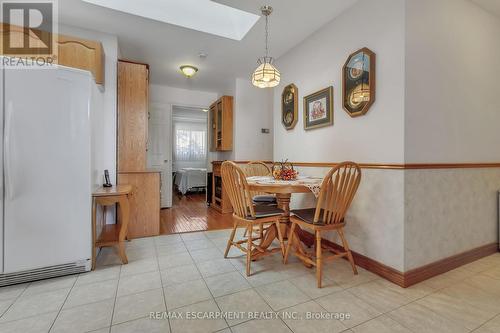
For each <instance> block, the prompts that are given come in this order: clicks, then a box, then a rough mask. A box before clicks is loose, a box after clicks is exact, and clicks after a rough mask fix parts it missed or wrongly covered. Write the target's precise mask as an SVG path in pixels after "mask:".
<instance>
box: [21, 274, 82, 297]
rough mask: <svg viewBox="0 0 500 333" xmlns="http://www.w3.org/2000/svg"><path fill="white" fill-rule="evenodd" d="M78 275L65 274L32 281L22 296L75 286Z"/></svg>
mask: <svg viewBox="0 0 500 333" xmlns="http://www.w3.org/2000/svg"><path fill="white" fill-rule="evenodd" d="M77 277H78V276H77V275H70V276H63V277H58V278H53V279H47V280H41V281H36V282H32V283H30V285H29V286H28V288H26V290H25V291H24V293H23V295H22V297H25V296H30V295H35V294H39V293H43V292H47V291H53V290H58V289H67V288H71V287H73V285H74V284H75V281H76V278H77Z"/></svg>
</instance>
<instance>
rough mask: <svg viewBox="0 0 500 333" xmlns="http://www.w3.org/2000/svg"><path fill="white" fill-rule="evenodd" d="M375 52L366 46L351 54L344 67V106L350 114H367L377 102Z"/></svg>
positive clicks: (354, 115) (356, 115)
mask: <svg viewBox="0 0 500 333" xmlns="http://www.w3.org/2000/svg"><path fill="white" fill-rule="evenodd" d="M375 60H376V56H375V53H374V52H372V51H371V50H370V49H368V48H366V47H364V48H362V49H360V50H357V51H356V52H354V53H352V54H351V55H349V58H348V59H347V61H346V62H345V65H344V67H343V69H342V106H343V108H344V110H345V111H346V112H347V114H348V115H350V116H351V117H358V116H362V115H365V114H366V113H367V112H368V110H369V109H370V107H371V106H372V105H373V103H374V102H375V93H376V89H375V78H376V76H375Z"/></svg>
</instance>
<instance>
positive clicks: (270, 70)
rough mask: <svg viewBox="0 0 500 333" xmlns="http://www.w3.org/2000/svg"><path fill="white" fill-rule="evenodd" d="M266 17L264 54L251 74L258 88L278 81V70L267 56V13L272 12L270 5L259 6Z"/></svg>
mask: <svg viewBox="0 0 500 333" xmlns="http://www.w3.org/2000/svg"><path fill="white" fill-rule="evenodd" d="M260 10H261V11H262V15H264V16H265V17H266V55H265V57H262V58H259V60H258V61H257V63H258V64H259V66H258V67H257V69H256V70H255V71H254V72H253V74H252V84H253V85H254V86H256V87H259V88H272V87H276V86H277V85H278V84H279V83H280V72H279V71H278V70H277V69H276V67H274V65H273V58H272V57H270V56H269V15H271V13H272V12H273V8H272V7H271V6H263V7H261V8H260Z"/></svg>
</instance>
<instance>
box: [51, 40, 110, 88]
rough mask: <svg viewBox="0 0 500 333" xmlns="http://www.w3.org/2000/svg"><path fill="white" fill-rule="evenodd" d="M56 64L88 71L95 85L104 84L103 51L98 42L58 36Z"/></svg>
mask: <svg viewBox="0 0 500 333" xmlns="http://www.w3.org/2000/svg"><path fill="white" fill-rule="evenodd" d="M57 44H58V45H57V48H58V50H57V51H58V55H59V56H58V61H57V62H58V64H59V65H62V66H67V67H73V68H78V69H83V70H88V71H90V72H91V73H92V75H93V76H94V80H95V82H96V83H97V84H101V85H103V84H104V50H103V48H102V44H101V43H100V42H96V41H92V40H86V39H82V38H76V37H70V36H64V35H59V36H58V40H57Z"/></svg>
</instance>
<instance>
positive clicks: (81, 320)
mask: <svg viewBox="0 0 500 333" xmlns="http://www.w3.org/2000/svg"><path fill="white" fill-rule="evenodd" d="M112 313H113V300H107V301H103V302H98V303H91V304H85V305H82V306H78V307H75V308H71V309H66V310H62V311H61V312H60V313H59V315H58V316H57V319H56V321H55V322H54V326H53V327H52V329H51V333H52V332H53V333H58V332H60V333H67V332H73V333H78V332H82V333H83V332H89V331H93V330H97V329H100V328H103V327H109V326H110V325H111V315H112Z"/></svg>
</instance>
